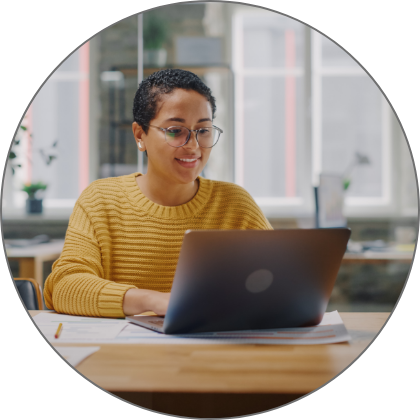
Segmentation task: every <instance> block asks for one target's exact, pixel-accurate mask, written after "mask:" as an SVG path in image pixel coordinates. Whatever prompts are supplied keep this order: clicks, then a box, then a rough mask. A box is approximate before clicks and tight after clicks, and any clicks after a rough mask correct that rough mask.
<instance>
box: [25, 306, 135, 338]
mask: <svg viewBox="0 0 420 420" xmlns="http://www.w3.org/2000/svg"><path fill="white" fill-rule="evenodd" d="M33 319H34V321H35V323H36V325H37V326H38V328H39V329H40V330H41V332H42V334H44V335H45V337H46V338H47V340H48V341H49V342H51V343H52V344H54V343H102V342H112V340H114V339H115V337H116V336H117V335H118V333H119V332H121V330H122V329H123V328H124V327H125V326H126V325H127V321H125V320H124V319H110V318H89V317H84V316H71V315H60V314H51V313H46V312H43V313H40V314H37V315H35V316H34V318H33ZM60 322H61V323H62V324H63V328H62V331H61V334H60V337H59V338H55V337H54V335H55V333H56V331H57V328H58V325H59V324H60Z"/></svg>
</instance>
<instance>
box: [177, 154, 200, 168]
mask: <svg viewBox="0 0 420 420" xmlns="http://www.w3.org/2000/svg"><path fill="white" fill-rule="evenodd" d="M200 159H201V157H185V158H175V160H176V161H177V162H178V163H179V164H180V165H181V166H183V167H184V168H195V167H196V166H197V165H198V162H199V160H200Z"/></svg>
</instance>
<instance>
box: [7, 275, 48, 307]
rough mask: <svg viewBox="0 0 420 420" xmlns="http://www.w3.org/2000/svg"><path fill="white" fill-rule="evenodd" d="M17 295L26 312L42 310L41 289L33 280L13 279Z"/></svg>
mask: <svg viewBox="0 0 420 420" xmlns="http://www.w3.org/2000/svg"><path fill="white" fill-rule="evenodd" d="M14 281H15V284H16V287H17V289H18V292H19V295H20V297H21V298H22V300H23V303H24V304H25V307H26V309H27V310H38V309H43V303H42V296H41V288H40V287H39V284H38V283H37V282H36V281H35V280H33V279H22V278H16V279H14Z"/></svg>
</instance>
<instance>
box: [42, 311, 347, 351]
mask: <svg viewBox="0 0 420 420" xmlns="http://www.w3.org/2000/svg"><path fill="white" fill-rule="evenodd" d="M41 315H42V316H41ZM34 320H35V322H36V323H37V325H38V327H39V328H40V329H41V331H42V332H43V334H44V335H45V336H46V337H47V339H48V340H49V341H50V342H51V343H52V344H54V343H58V342H61V343H65V342H67V343H98V344H99V343H104V344H105V343H110V344H111V343H115V344H118V343H120V344H130V343H132V344H294V345H296V344H329V343H339V342H343V341H349V340H350V339H351V337H350V335H349V333H348V331H347V329H346V327H345V325H344V323H343V321H342V319H341V317H340V315H339V314H338V312H337V311H334V312H330V313H326V314H324V317H323V319H322V321H321V323H320V324H319V325H317V326H315V327H307V328H283V329H275V330H253V331H233V332H231V331H229V332H218V333H198V334H183V335H165V334H161V333H158V332H155V331H152V330H148V329H147V328H143V327H140V326H138V325H135V324H131V323H128V322H127V321H125V320H113V319H101V318H86V317H73V316H69V315H57V314H46V313H42V314H38V315H36V316H35V317H34ZM60 322H62V323H63V332H62V334H61V336H60V338H59V339H55V338H54V334H55V331H56V330H57V326H58V324H59V323H60ZM66 330H67V335H65V331H66Z"/></svg>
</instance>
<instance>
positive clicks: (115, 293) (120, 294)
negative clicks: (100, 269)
mask: <svg viewBox="0 0 420 420" xmlns="http://www.w3.org/2000/svg"><path fill="white" fill-rule="evenodd" d="M129 289H135V287H134V286H129V285H128V284H119V283H110V284H107V285H106V286H105V287H104V288H103V289H102V290H101V293H100V294H99V300H98V309H99V314H100V316H101V317H105V318H125V314H124V312H123V300H124V295H125V293H126V292H127V290H129Z"/></svg>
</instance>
